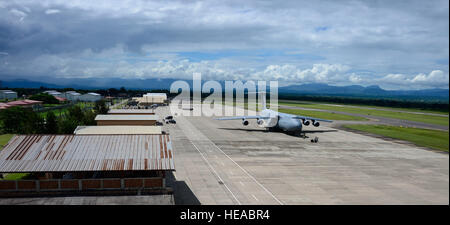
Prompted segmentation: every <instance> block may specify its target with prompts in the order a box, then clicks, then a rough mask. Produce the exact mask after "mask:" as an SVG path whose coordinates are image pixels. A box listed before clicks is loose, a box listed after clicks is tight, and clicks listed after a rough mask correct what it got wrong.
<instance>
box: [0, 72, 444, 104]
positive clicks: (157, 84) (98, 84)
mask: <svg viewBox="0 0 450 225" xmlns="http://www.w3.org/2000/svg"><path fill="white" fill-rule="evenodd" d="M43 80H50V79H43ZM51 80H52V83H46V82H38V81H30V80H25V79H16V80H9V81H6V80H3V81H1V83H0V88H1V89H3V88H6V87H8V88H39V87H41V86H42V87H46V88H75V89H105V88H120V87H125V88H127V89H169V88H170V85H171V84H172V83H173V82H174V81H177V79H120V78H110V79H105V78H74V79H61V78H52V79H51ZM186 82H188V83H189V84H190V85H191V87H192V80H186ZM222 86H223V82H222ZM278 92H279V93H280V94H289V95H321V96H325V95H328V96H329V95H331V96H347V97H371V98H401V99H415V100H438V101H447V102H448V100H449V90H448V89H424V90H384V89H382V88H380V87H379V86H376V85H373V86H367V87H363V86H360V85H350V86H331V85H327V84H320V83H312V84H301V85H291V86H285V87H280V88H279V90H278Z"/></svg>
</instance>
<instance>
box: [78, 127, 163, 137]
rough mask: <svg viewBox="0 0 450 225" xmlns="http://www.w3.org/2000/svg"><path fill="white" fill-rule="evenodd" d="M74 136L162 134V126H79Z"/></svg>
mask: <svg viewBox="0 0 450 225" xmlns="http://www.w3.org/2000/svg"><path fill="white" fill-rule="evenodd" d="M73 133H74V134H79V135H81V134H83V135H84V134H161V133H162V129H161V127H160V126H78V127H77V129H75V131H74V132H73Z"/></svg>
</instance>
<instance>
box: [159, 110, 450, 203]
mask: <svg viewBox="0 0 450 225" xmlns="http://www.w3.org/2000/svg"><path fill="white" fill-rule="evenodd" d="M157 114H160V116H161V117H164V116H166V115H169V114H170V112H169V109H168V107H160V108H158V111H157ZM175 119H176V121H177V124H176V125H173V124H171V125H164V129H165V130H166V131H167V132H169V133H170V135H171V137H172V143H173V145H174V149H175V151H176V152H175V167H176V169H177V171H176V172H175V173H174V176H175V177H176V179H177V181H179V182H183V183H185V186H184V188H185V189H188V192H189V193H192V195H191V197H190V198H189V199H186V198H185V199H180V198H178V201H177V196H175V203H176V204H196V203H197V204H445V205H447V204H448V203H449V158H448V154H446V153H439V152H435V151H431V150H428V149H425V148H420V147H416V146H413V145H411V144H409V143H407V142H402V141H389V140H384V139H381V138H376V137H370V136H365V135H362V134H356V133H352V132H347V131H343V130H339V129H335V128H331V127H329V124H328V125H327V124H326V123H323V124H322V125H321V126H320V127H318V128H316V127H311V126H309V127H306V128H305V131H306V135H307V136H309V138H306V139H304V138H300V137H295V136H291V135H288V134H285V133H279V132H266V131H265V129H263V128H259V127H256V123H255V121H250V125H249V126H247V127H244V126H242V123H241V121H239V120H236V121H218V120H214V119H213V118H211V117H187V116H176V117H175ZM316 136H317V137H319V142H318V143H311V142H310V139H311V138H314V137H316ZM174 189H175V190H176V188H174ZM175 192H176V191H175ZM184 192H186V190H184ZM175 195H177V194H176V193H175Z"/></svg>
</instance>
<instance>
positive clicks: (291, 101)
mask: <svg viewBox="0 0 450 225" xmlns="http://www.w3.org/2000/svg"><path fill="white" fill-rule="evenodd" d="M278 103H279V104H297V103H298V104H316V105H327V104H328V105H342V106H348V107H362V108H375V109H381V110H383V109H386V110H397V111H406V112H417V113H434V114H440V115H449V113H448V112H443V111H438V110H429V109H417V108H399V107H389V106H374V105H357V104H346V103H335V102H320V103H318V102H309V101H295V100H282V99H280V100H279V102H278Z"/></svg>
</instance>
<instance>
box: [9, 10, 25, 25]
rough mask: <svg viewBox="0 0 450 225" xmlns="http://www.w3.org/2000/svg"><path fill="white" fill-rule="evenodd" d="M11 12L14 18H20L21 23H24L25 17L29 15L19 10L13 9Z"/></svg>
mask: <svg viewBox="0 0 450 225" xmlns="http://www.w3.org/2000/svg"><path fill="white" fill-rule="evenodd" d="M9 12H10V13H11V14H12V15H14V16H16V17H19V21H21V22H22V21H23V19H25V17H27V14H26V13H25V12H23V11H20V10H18V9H11V10H9Z"/></svg>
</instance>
